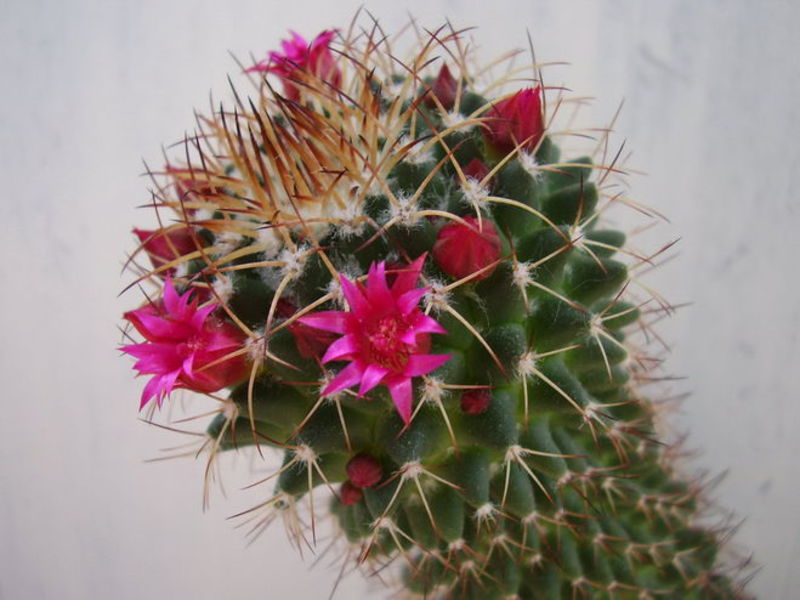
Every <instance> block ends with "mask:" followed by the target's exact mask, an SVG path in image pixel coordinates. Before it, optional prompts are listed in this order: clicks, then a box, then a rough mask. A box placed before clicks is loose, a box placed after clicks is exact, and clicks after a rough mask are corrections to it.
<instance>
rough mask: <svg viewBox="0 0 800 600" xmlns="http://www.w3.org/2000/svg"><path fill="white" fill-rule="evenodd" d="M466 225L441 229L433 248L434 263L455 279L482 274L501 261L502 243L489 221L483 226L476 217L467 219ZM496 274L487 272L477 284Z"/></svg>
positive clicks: (458, 224) (453, 223)
mask: <svg viewBox="0 0 800 600" xmlns="http://www.w3.org/2000/svg"><path fill="white" fill-rule="evenodd" d="M464 221H466V223H467V225H462V224H461V223H456V222H455V221H452V222H450V223H448V224H447V225H445V226H444V227H442V228H441V229H440V230H439V233H438V234H437V236H436V243H434V245H433V259H434V260H435V261H436V264H437V265H439V268H440V269H442V271H444V272H445V273H447V274H448V275H451V276H452V277H454V278H456V279H461V278H463V277H466V276H467V275H471V274H472V273H474V272H475V271H480V270H481V269H483V268H484V267H486V266H487V265H490V264H492V263H493V262H495V261H497V259H498V258H500V251H501V249H502V246H503V245H502V242H501V241H500V236H499V235H498V233H497V229H495V226H494V224H493V223H492V222H491V221H490V220H489V219H488V218H486V217H484V218H483V219H481V222H480V225H479V224H478V219H476V218H475V217H464ZM493 272H494V267H492V268H491V269H487V270H486V271H484V272H483V273H481V274H480V275H478V276H477V277H475V280H476V281H477V280H480V279H486V278H487V277H489V275H491V274H492V273H493Z"/></svg>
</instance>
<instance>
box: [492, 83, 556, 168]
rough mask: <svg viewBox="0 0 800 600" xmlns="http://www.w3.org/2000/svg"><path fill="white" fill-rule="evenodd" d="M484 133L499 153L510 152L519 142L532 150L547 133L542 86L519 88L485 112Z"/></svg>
mask: <svg viewBox="0 0 800 600" xmlns="http://www.w3.org/2000/svg"><path fill="white" fill-rule="evenodd" d="M485 124H486V127H487V129H485V130H484V136H485V137H486V141H487V142H488V143H489V144H491V145H492V146H493V147H494V148H495V149H496V150H497V151H498V152H503V153H508V152H511V151H512V150H513V149H514V148H516V147H517V145H519V146H520V147H521V148H522V150H524V151H526V152H533V151H534V150H535V149H536V146H537V145H538V144H539V140H541V139H542V135H543V134H544V116H543V115H542V88H540V87H537V88H534V89H531V88H527V89H524V90H520V91H519V92H517V93H516V94H514V95H513V96H511V97H510V98H506V99H505V100H502V101H501V102H498V103H497V104H495V105H494V106H492V108H491V109H490V110H489V111H488V112H487V113H486V122H485Z"/></svg>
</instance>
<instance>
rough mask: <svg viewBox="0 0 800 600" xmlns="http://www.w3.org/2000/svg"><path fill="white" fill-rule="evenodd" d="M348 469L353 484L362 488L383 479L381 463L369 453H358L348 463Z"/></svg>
mask: <svg viewBox="0 0 800 600" xmlns="http://www.w3.org/2000/svg"><path fill="white" fill-rule="evenodd" d="M346 469H347V476H348V477H349V478H350V481H351V482H352V484H353V485H355V486H357V487H360V488H369V487H372V486H374V485H376V484H378V483H380V481H381V479H383V469H382V468H381V465H380V463H379V462H378V461H377V460H376V459H375V458H373V457H372V456H370V455H369V454H363V453H362V454H356V455H355V456H354V457H353V458H351V459H350V462H348V463H347V467H346Z"/></svg>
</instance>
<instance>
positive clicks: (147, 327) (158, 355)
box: [122, 278, 248, 409]
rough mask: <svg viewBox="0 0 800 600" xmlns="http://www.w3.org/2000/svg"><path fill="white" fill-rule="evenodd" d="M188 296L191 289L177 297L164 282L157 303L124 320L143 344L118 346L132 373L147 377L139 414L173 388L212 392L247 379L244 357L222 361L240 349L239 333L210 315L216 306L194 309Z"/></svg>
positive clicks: (168, 282) (241, 338)
mask: <svg viewBox="0 0 800 600" xmlns="http://www.w3.org/2000/svg"><path fill="white" fill-rule="evenodd" d="M191 296H192V290H189V291H187V292H185V293H184V294H182V295H178V292H177V291H176V290H175V287H174V286H173V284H172V280H171V279H169V278H167V280H166V281H165V282H164V293H163V298H162V300H160V301H158V302H156V303H151V304H148V305H145V306H143V307H141V308H139V309H137V310H133V311H130V312H127V313H125V315H124V316H125V318H126V319H127V320H128V321H130V322H131V324H132V325H133V326H134V327H135V328H136V329H137V331H138V332H139V333H140V334H142V335H143V336H144V338H145V340H147V341H145V342H144V343H141V344H130V345H128V346H123V347H122V351H123V352H127V353H128V354H130V355H131V356H134V357H136V358H137V359H138V360H137V361H136V364H135V365H134V369H136V370H137V371H139V373H140V374H147V375H153V377H152V378H151V379H150V381H148V382H147V385H145V387H144V391H143V392H142V400H141V404H140V405H139V408H140V409H141V408H143V407H144V406H145V405H146V404H147V403H148V402H149V401H150V399H151V398H153V397H154V396H155V397H156V400H157V401H158V405H159V406H161V403H162V402H163V400H164V398H165V397H166V396H168V395H169V394H170V393H171V392H172V390H173V389H174V388H186V389H190V390H194V391H196V392H204V393H209V392H215V391H217V390H219V389H221V388H223V387H226V386H228V385H231V384H232V383H236V382H237V381H240V380H242V379H243V378H244V377H245V376H246V375H247V372H248V365H247V361H246V360H245V359H244V357H242V356H237V357H233V358H227V359H226V358H225V357H226V356H228V355H229V354H231V353H233V352H236V351H237V350H239V349H241V347H242V344H243V343H244V340H245V335H244V333H242V331H240V330H239V328H238V327H236V326H235V325H233V324H232V323H230V322H228V321H223V320H221V319H218V318H216V317H214V316H212V315H211V313H213V312H214V310H215V309H216V308H217V307H218V305H217V304H209V305H207V306H204V307H203V308H198V303H199V301H198V299H197V297H195V298H193V299H191ZM190 300H191V301H190ZM217 361H219V362H217Z"/></svg>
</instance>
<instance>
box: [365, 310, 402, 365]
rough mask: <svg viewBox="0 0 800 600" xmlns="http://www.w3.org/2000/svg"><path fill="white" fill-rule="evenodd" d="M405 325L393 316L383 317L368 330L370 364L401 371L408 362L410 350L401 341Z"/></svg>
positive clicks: (366, 332) (366, 333)
mask: <svg viewBox="0 0 800 600" xmlns="http://www.w3.org/2000/svg"><path fill="white" fill-rule="evenodd" d="M404 329H405V324H404V323H402V322H401V321H400V320H399V319H397V318H396V317H393V316H388V317H383V318H382V319H379V320H378V321H377V322H376V323H374V324H373V325H372V326H371V327H368V328H367V329H366V331H365V332H364V333H365V336H364V337H365V341H366V342H367V343H366V346H367V348H366V350H367V354H368V356H369V362H373V363H376V364H378V365H380V366H382V367H385V368H387V369H391V370H393V371H401V370H403V368H404V367H405V366H406V363H407V362H408V348H407V347H406V344H404V343H403V341H402V340H401V339H400V336H401V335H402V334H403V330H404Z"/></svg>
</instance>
